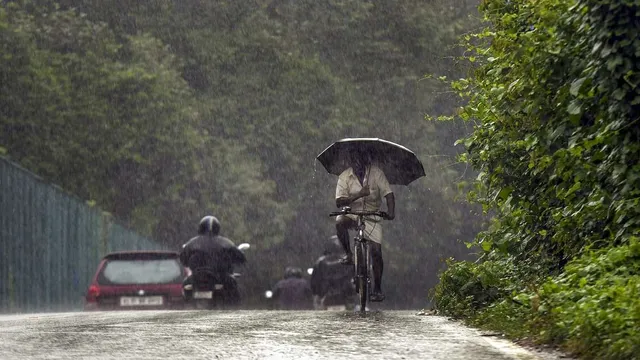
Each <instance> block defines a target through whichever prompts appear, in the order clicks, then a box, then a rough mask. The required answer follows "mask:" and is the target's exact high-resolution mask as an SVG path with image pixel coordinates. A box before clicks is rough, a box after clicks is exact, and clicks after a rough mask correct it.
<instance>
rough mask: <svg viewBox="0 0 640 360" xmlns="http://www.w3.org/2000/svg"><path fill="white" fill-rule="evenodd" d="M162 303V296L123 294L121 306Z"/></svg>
mask: <svg viewBox="0 0 640 360" xmlns="http://www.w3.org/2000/svg"><path fill="white" fill-rule="evenodd" d="M154 305H162V296H123V297H121V298H120V306H154Z"/></svg>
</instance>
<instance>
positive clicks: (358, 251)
mask: <svg viewBox="0 0 640 360" xmlns="http://www.w3.org/2000/svg"><path fill="white" fill-rule="evenodd" d="M340 215H356V216H357V217H358V220H357V225H356V236H355V237H354V238H353V240H354V244H353V246H354V248H355V251H354V254H355V256H354V266H355V274H356V276H355V283H356V284H355V285H356V292H357V293H358V298H359V302H360V312H361V313H364V312H365V311H366V309H367V302H368V301H369V297H370V296H371V288H372V287H371V277H372V276H371V274H372V269H371V249H370V248H369V241H370V240H369V239H367V238H365V237H364V229H365V217H366V216H379V217H381V218H383V219H384V218H386V213H385V212H383V211H353V210H351V208H350V207H348V206H345V207H343V208H342V210H341V211H335V212H332V213H330V214H329V216H330V217H335V216H340Z"/></svg>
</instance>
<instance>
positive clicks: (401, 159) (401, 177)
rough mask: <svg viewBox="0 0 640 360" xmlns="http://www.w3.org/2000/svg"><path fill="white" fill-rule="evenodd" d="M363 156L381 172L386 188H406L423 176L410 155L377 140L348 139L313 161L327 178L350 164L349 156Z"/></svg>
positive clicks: (338, 142) (401, 148) (394, 144)
mask: <svg viewBox="0 0 640 360" xmlns="http://www.w3.org/2000/svg"><path fill="white" fill-rule="evenodd" d="M360 151H364V152H367V153H368V154H369V155H370V156H371V159H372V160H373V162H374V163H376V164H377V165H378V166H379V167H380V168H381V169H382V171H383V172H384V174H385V175H386V177H387V180H389V183H390V184H395V185H409V184H410V183H411V182H412V181H414V180H416V179H418V178H420V177H422V176H425V173H424V168H423V167H422V163H421V162H420V160H418V157H417V156H416V154H414V153H413V151H411V150H409V149H407V148H406V147H404V146H402V145H398V144H396V143H393V142H391V141H387V140H383V139H378V138H351V139H342V140H338V141H336V142H334V143H333V144H331V146H329V147H328V148H326V149H324V151H323V152H322V153H320V155H318V156H317V157H316V158H317V159H318V160H319V161H320V163H321V164H322V166H324V168H325V169H327V171H328V172H329V173H330V174H334V175H340V174H341V173H342V172H343V171H344V170H346V169H348V168H349V167H350V166H351V164H350V163H349V162H350V161H349V159H350V156H351V154H354V153H358V152H360Z"/></svg>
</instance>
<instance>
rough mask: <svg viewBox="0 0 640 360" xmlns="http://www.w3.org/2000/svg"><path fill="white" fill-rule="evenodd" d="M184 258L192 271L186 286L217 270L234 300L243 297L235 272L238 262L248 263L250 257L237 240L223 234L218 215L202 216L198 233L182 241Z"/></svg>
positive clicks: (181, 260) (181, 258) (186, 280)
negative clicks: (236, 242)
mask: <svg viewBox="0 0 640 360" xmlns="http://www.w3.org/2000/svg"><path fill="white" fill-rule="evenodd" d="M180 262H181V263H182V264H183V265H184V266H186V267H188V268H189V269H190V270H191V272H192V274H191V275H189V276H188V277H187V278H186V279H185V280H184V282H183V288H185V286H184V285H187V284H193V282H194V280H195V279H197V277H198V276H210V275H211V274H214V275H215V276H217V277H218V278H219V280H220V281H223V282H224V285H225V289H226V290H228V296H229V299H231V302H235V303H237V302H239V301H240V294H239V292H238V287H237V284H236V282H235V279H233V277H232V276H231V274H233V272H234V265H242V264H244V263H246V257H245V256H244V253H242V251H240V250H239V249H238V248H237V247H236V245H235V244H234V243H233V241H231V240H229V239H227V238H226V237H224V236H220V221H218V219H217V218H216V217H214V216H210V215H208V216H205V217H203V218H202V219H201V220H200V224H199V225H198V236H196V237H194V238H192V239H190V240H189V241H187V243H185V244H184V245H182V250H181V251H180ZM187 288H188V287H187Z"/></svg>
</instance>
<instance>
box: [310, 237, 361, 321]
mask: <svg viewBox="0 0 640 360" xmlns="http://www.w3.org/2000/svg"><path fill="white" fill-rule="evenodd" d="M342 254H343V249H342V244H341V243H340V240H339V239H338V237H337V236H335V235H334V236H331V237H330V238H329V241H328V242H327V243H326V244H325V249H324V253H323V255H322V256H321V257H320V258H318V260H316V263H315V265H314V266H313V272H312V273H311V290H312V292H313V303H314V308H315V309H317V310H327V309H328V308H330V307H341V306H344V307H345V308H346V309H351V308H352V307H353V306H354V300H355V289H354V285H353V277H354V267H353V266H344V265H343V264H341V263H340V259H341V257H342Z"/></svg>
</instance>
